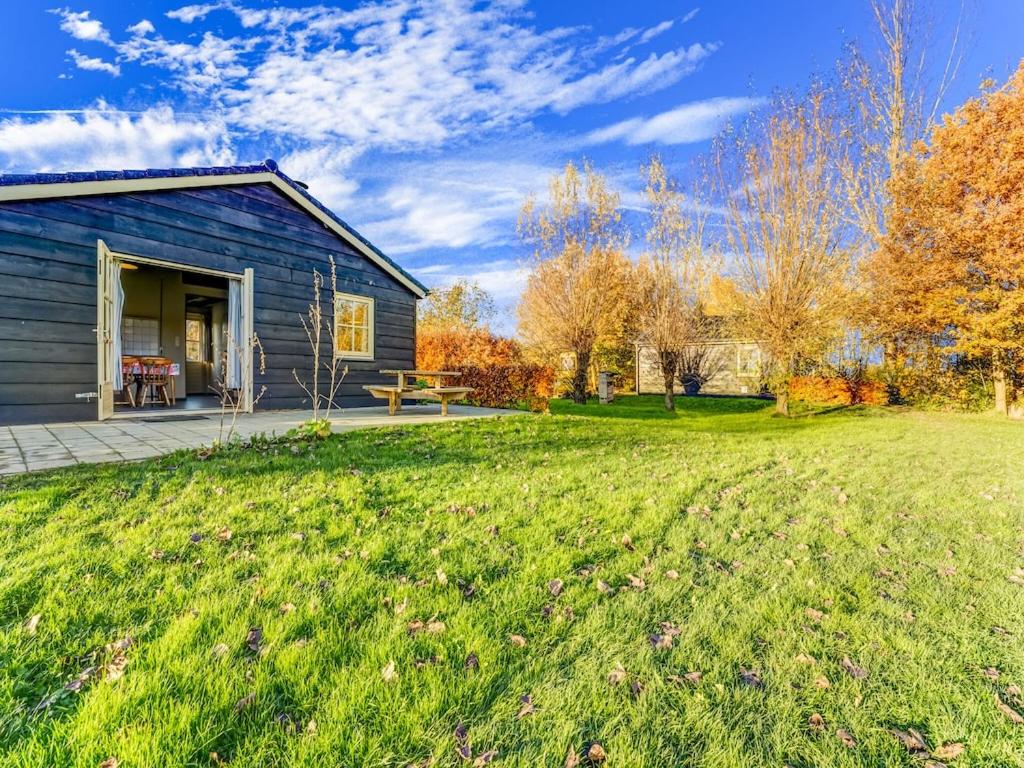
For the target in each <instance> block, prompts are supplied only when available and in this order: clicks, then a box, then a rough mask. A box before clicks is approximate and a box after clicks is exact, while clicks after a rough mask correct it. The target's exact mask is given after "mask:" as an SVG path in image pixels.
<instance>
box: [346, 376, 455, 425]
mask: <svg viewBox="0 0 1024 768" xmlns="http://www.w3.org/2000/svg"><path fill="white" fill-rule="evenodd" d="M381 373H382V374H384V375H385V376H395V377H396V378H397V383H396V384H393V385H392V384H365V385H363V389H365V390H366V391H367V392H369V393H370V394H371V395H373V396H374V397H377V398H380V399H382V400H387V401H388V413H389V414H391V415H392V416H394V415H395V414H396V413H397V412H398V411H400V410H402V399H403V398H405V399H407V400H422V399H427V400H436V401H437V402H439V403H441V415H442V416H447V415H448V402H449V401H450V400H463V399H465V397H466V395H468V394H469V393H470V392H472V391H473V388H472V387H453V386H450V385H449V384H448V383H447V382H448V380H449V379H454V378H458V377H459V376H461V375H462V373H461V372H459V371H421V370H416V369H403V370H395V369H390V368H388V369H384V370H382V371H381ZM417 379H426V382H427V386H426V387H425V388H419V387H416V386H413V384H412V382H415V381H416V380H417Z"/></svg>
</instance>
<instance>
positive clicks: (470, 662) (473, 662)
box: [463, 653, 480, 669]
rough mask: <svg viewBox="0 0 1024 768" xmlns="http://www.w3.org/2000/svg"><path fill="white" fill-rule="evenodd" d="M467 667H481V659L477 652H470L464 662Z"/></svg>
mask: <svg viewBox="0 0 1024 768" xmlns="http://www.w3.org/2000/svg"><path fill="white" fill-rule="evenodd" d="M463 666H464V667H465V668H466V669H480V659H479V658H478V657H477V655H476V654H475V653H470V654H469V656H467V657H466V661H465V663H464V664H463Z"/></svg>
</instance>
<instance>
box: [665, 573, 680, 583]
mask: <svg viewBox="0 0 1024 768" xmlns="http://www.w3.org/2000/svg"><path fill="white" fill-rule="evenodd" d="M665 578H666V579H668V580H669V581H675V580H676V579H678V578H679V571H665Z"/></svg>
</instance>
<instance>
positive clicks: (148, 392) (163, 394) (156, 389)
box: [137, 357, 173, 408]
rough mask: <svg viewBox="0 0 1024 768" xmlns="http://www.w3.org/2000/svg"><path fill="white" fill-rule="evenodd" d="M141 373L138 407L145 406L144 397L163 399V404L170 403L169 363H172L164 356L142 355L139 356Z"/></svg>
mask: <svg viewBox="0 0 1024 768" xmlns="http://www.w3.org/2000/svg"><path fill="white" fill-rule="evenodd" d="M139 361H140V363H141V367H142V373H141V374H140V375H139V377H138V379H137V381H138V388H139V394H138V398H137V399H138V405H139V408H144V407H145V406H146V399H147V397H148V398H152V399H153V400H157V399H159V400H163V402H164V404H165V405H168V406H169V405H170V404H171V391H170V387H171V365H172V364H173V363H172V362H171V361H170V360H168V359H167V358H166V357H142V358H139Z"/></svg>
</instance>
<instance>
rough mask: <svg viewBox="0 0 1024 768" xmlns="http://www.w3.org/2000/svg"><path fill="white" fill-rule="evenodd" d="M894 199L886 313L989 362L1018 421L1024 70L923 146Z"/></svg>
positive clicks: (886, 257) (1023, 331)
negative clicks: (936, 334) (1014, 407)
mask: <svg viewBox="0 0 1024 768" xmlns="http://www.w3.org/2000/svg"><path fill="white" fill-rule="evenodd" d="M891 194H892V197H893V200H894V206H893V213H892V218H891V226H890V231H889V233H888V235H887V237H886V238H885V240H884V242H883V248H882V257H883V258H882V259H880V260H879V265H880V266H881V267H883V268H884V270H885V273H884V274H881V275H878V276H877V278H878V279H880V280H882V279H884V280H885V281H886V282H887V284H888V285H890V286H892V289H891V290H890V293H891V294H892V295H891V296H889V297H888V301H889V305H888V306H887V308H886V309H887V310H888V311H889V312H892V313H893V314H894V316H895V317H894V320H895V322H896V323H898V324H901V325H902V326H903V327H905V328H908V329H912V330H914V331H916V332H918V333H938V332H943V333H945V334H947V335H948V336H949V338H950V339H951V341H952V345H951V346H950V347H948V349H947V350H946V351H947V352H949V353H954V354H960V355H964V356H968V357H972V358H982V359H984V360H986V361H988V362H989V364H990V366H991V370H992V380H993V385H994V386H993V389H994V392H995V407H996V410H997V411H999V412H1000V413H1003V414H1006V413H1009V412H1010V411H1011V408H1012V403H1013V401H1014V399H1015V397H1017V396H1020V395H1021V394H1024V393H1021V392H1019V391H1015V390H1018V389H1019V387H1020V381H1021V377H1022V375H1024V61H1022V62H1021V65H1020V66H1019V67H1018V69H1017V71H1016V72H1015V73H1014V75H1013V76H1012V77H1011V78H1010V80H1009V81H1008V82H1007V83H1006V84H1005V85H1004V86H1003V87H1002V88H998V89H994V88H993V87H992V85H991V84H986V85H985V86H984V87H983V92H982V94H981V95H980V96H979V97H977V98H974V99H971V100H970V101H968V102H967V103H966V104H964V105H963V106H961V107H960V108H959V109H957V110H956V112H954V113H953V114H952V115H949V116H947V117H946V118H945V120H944V121H943V122H942V124H941V125H939V126H937V127H936V128H935V129H934V130H933V131H932V133H931V136H930V141H929V142H928V144H924V143H923V142H919V143H918V144H917V145H916V146H915V148H914V152H913V154H912V155H911V156H910V157H908V158H907V159H905V160H904V162H903V163H902V164H901V165H900V167H899V169H898V172H897V173H896V174H895V175H894V177H893V179H892V182H891ZM890 322H892V321H890ZM1014 412H1015V413H1018V414H1019V412H1020V406H1018V407H1017V408H1016V409H1014Z"/></svg>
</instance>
